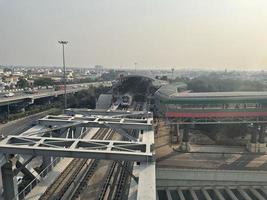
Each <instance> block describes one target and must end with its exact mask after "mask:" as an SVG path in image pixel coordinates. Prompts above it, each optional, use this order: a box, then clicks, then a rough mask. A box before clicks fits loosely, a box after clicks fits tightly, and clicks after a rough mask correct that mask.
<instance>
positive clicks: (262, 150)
mask: <svg viewBox="0 0 267 200" xmlns="http://www.w3.org/2000/svg"><path fill="white" fill-rule="evenodd" d="M265 129H266V126H265V124H262V125H261V126H260V131H259V144H258V152H260V153H265V152H266V143H265Z"/></svg>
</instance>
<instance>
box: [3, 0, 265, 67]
mask: <svg viewBox="0 0 267 200" xmlns="http://www.w3.org/2000/svg"><path fill="white" fill-rule="evenodd" d="M266 10H267V1H265V0H254V1H251V0H236V1H230V0H223V1H214V0H187V1H185V0H184V1H182V0H178V1H177V0H169V1H161V0H145V1H144V0H135V1H130V0H113V1H109V0H101V1H97V0H90V1H86V0H80V1H70V0H56V1H55V0H46V1H40V0H28V1H19V0H0V24H1V26H0V38H1V48H0V64H4V65H8V64H11V65H13V64H14V65H60V64H61V57H60V56H61V49H60V46H59V44H58V43H57V41H58V40H61V39H65V40H68V41H70V42H69V44H68V45H67V50H66V62H67V65H69V66H90V65H95V64H101V65H104V66H106V67H128V68H130V67H134V62H138V67H139V68H142V67H143V66H144V67H150V68H164V67H165V68H166V69H170V67H175V68H176V69H179V68H186V67H190V68H193V69H199V68H206V69H209V68H213V69H224V68H228V69H230V68H233V69H242V70H243V69H250V70H251V69H267V39H266V35H267V12H266Z"/></svg>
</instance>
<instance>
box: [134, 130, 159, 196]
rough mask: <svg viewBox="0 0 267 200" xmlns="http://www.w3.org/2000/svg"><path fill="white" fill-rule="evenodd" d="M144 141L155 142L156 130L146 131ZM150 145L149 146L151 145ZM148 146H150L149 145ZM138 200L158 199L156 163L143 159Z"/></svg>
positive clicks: (151, 143)
mask: <svg viewBox="0 0 267 200" xmlns="http://www.w3.org/2000/svg"><path fill="white" fill-rule="evenodd" d="M142 142H145V143H148V144H150V145H153V144H154V131H153V130H151V131H144V133H143V138H142ZM150 145H149V146H150ZM147 147H148V146H147ZM137 199H138V200H146V199H156V164H155V162H148V160H147V161H143V162H141V163H140V172H139V182H138V193H137Z"/></svg>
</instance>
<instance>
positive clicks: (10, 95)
mask: <svg viewBox="0 0 267 200" xmlns="http://www.w3.org/2000/svg"><path fill="white" fill-rule="evenodd" d="M14 95H15V94H14V93H13V92H9V93H7V94H5V97H13V96H14Z"/></svg>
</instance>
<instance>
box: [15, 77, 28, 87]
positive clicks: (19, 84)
mask: <svg viewBox="0 0 267 200" xmlns="http://www.w3.org/2000/svg"><path fill="white" fill-rule="evenodd" d="M28 86H29V84H28V81H27V80H26V79H25V78H23V77H20V78H19V81H18V82H17V87H19V88H25V87H28Z"/></svg>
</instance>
